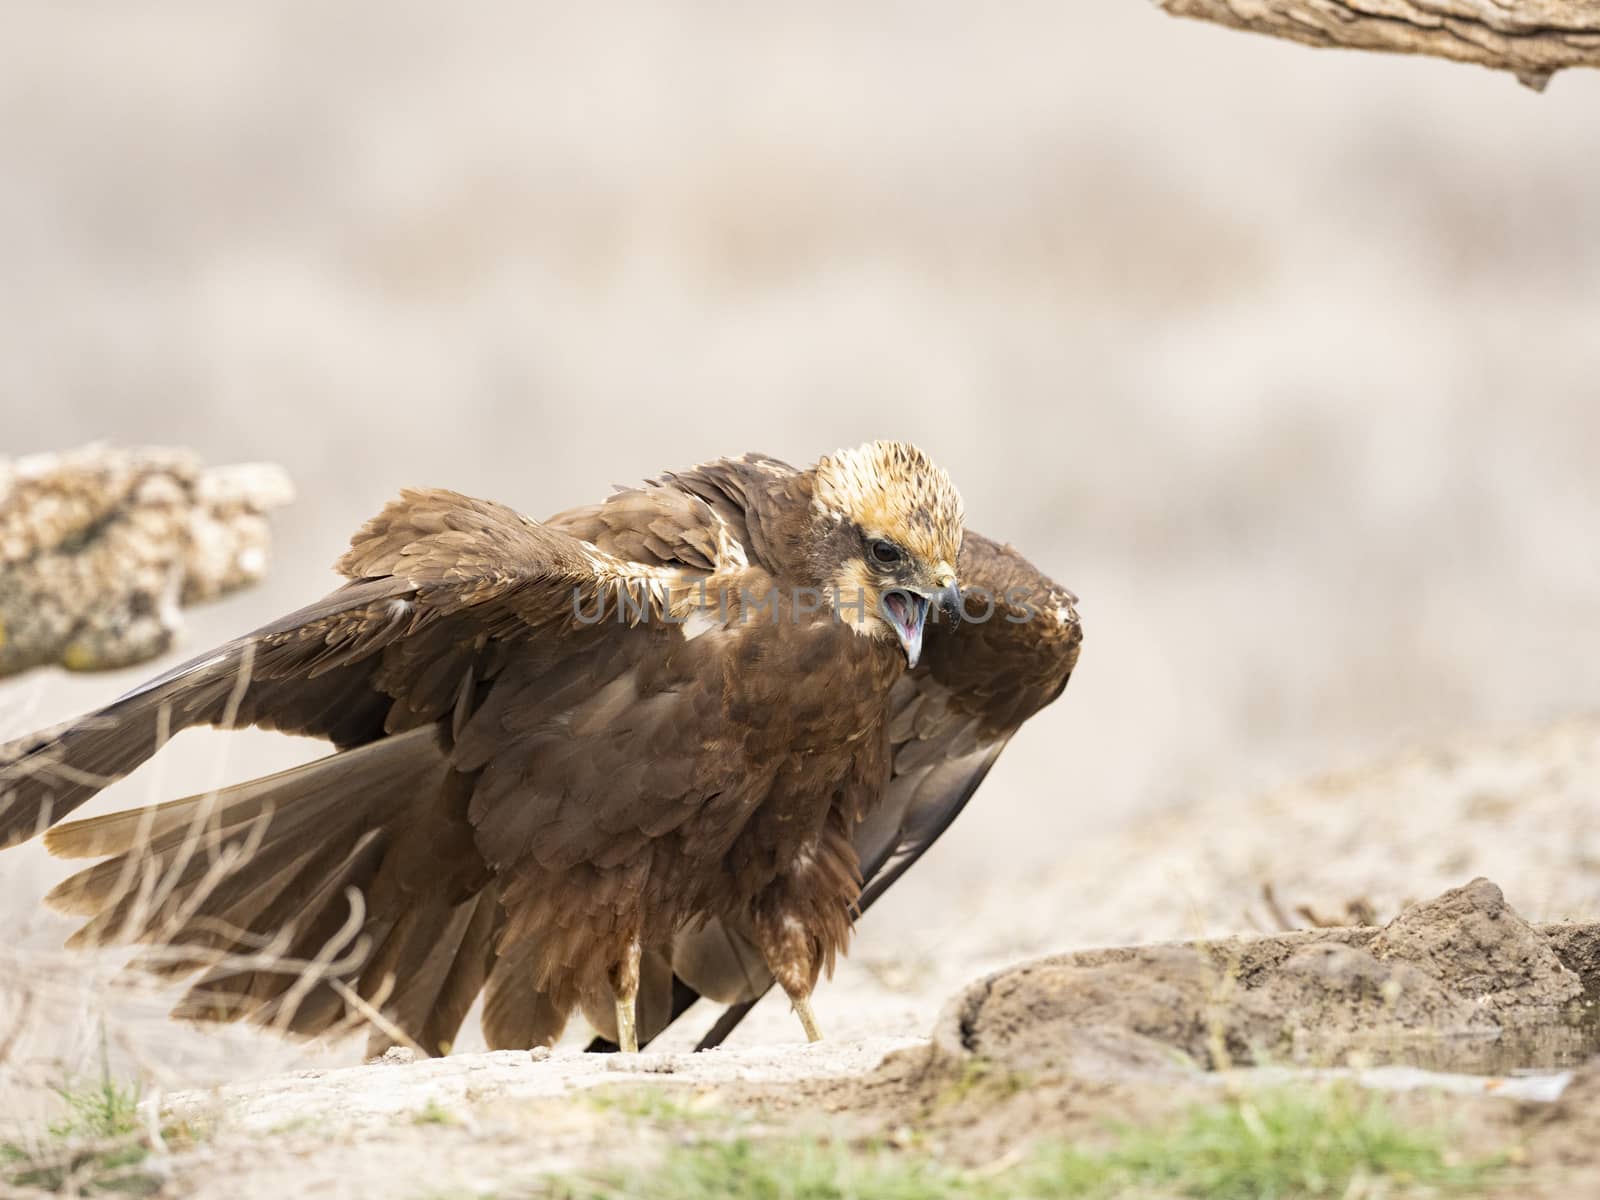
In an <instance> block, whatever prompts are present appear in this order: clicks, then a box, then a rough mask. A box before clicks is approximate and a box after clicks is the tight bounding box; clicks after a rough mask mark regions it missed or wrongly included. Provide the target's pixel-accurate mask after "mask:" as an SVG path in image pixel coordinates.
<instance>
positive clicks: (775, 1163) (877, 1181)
mask: <svg viewBox="0 0 1600 1200" xmlns="http://www.w3.org/2000/svg"><path fill="white" fill-rule="evenodd" d="M969 1183H970V1181H969V1180H968V1179H967V1177H966V1176H965V1175H964V1174H963V1173H961V1172H959V1171H956V1170H953V1169H949V1168H945V1167H941V1166H939V1165H938V1164H936V1163H934V1162H933V1161H932V1160H930V1159H926V1158H904V1157H901V1156H898V1155H895V1154H892V1153H891V1152H889V1151H886V1150H881V1149H872V1150H867V1151H862V1150H852V1149H850V1148H848V1147H846V1146H844V1145H842V1144H840V1143H836V1142H799V1141H773V1142H764V1141H751V1140H747V1139H744V1138H739V1139H735V1140H733V1141H728V1142H710V1141H707V1142H697V1143H695V1144H693V1145H690V1146H684V1147H679V1148H676V1149H674V1150H672V1151H671V1152H670V1153H668V1154H667V1156H666V1158H665V1159H663V1160H662V1161H661V1162H659V1163H656V1164H654V1165H653V1166H651V1167H649V1168H648V1169H646V1170H641V1171H637V1172H630V1173H626V1174H618V1175H614V1176H611V1177H610V1178H600V1179H578V1178H568V1179H562V1180H556V1181H552V1182H551V1184H550V1186H549V1188H548V1190H547V1191H546V1192H545V1193H544V1195H546V1196H548V1197H551V1198H552V1200H600V1198H602V1197H613V1196H616V1197H622V1196H626V1197H631V1198H636V1200H691V1198H692V1200H701V1198H702V1197H704V1198H708V1200H709V1198H714V1197H738V1198H739V1200H947V1198H948V1200H955V1198H956V1197H966V1196H983V1195H987V1193H985V1192H982V1191H974V1190H972V1188H971V1187H970V1186H969Z"/></svg>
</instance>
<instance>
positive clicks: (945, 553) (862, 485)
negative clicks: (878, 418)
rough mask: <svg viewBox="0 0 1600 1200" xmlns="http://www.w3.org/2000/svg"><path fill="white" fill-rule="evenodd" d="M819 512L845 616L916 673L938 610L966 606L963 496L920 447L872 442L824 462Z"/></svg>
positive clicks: (829, 577)
mask: <svg viewBox="0 0 1600 1200" xmlns="http://www.w3.org/2000/svg"><path fill="white" fill-rule="evenodd" d="M811 509H812V521H813V528H814V530H815V532H816V546H817V552H818V555H819V561H818V562H817V567H818V576H819V578H821V579H822V581H823V589H824V594H825V595H826V597H827V599H828V602H829V603H831V604H832V605H833V606H834V609H835V615H836V616H838V618H839V619H841V620H844V621H847V622H849V623H850V624H851V625H853V626H854V627H855V629H856V631H857V632H858V633H862V634H865V635H867V636H870V637H877V638H882V639H884V640H889V641H894V642H896V643H897V644H898V645H899V646H900V647H901V649H902V650H904V651H905V656H906V662H907V664H908V665H910V666H913V667H914V666H916V665H917V659H918V658H919V657H920V656H921V654H922V633H923V629H924V627H925V626H926V624H927V621H928V618H929V613H930V610H931V609H932V608H934V607H935V606H938V607H941V608H944V609H946V610H947V611H950V612H952V613H953V612H954V611H955V610H956V608H957V607H958V606H959V604H960V593H959V592H958V591H957V585H956V570H955V563H956V558H957V556H958V555H959V554H960V553H961V533H962V528H963V516H962V508H961V493H959V492H958V491H956V488H955V485H954V484H953V483H951V482H950V477H949V476H948V475H946V474H945V473H944V470H943V469H942V468H940V467H939V466H937V465H935V463H934V462H933V460H932V459H930V458H929V457H928V456H927V455H926V454H924V453H923V452H922V451H921V450H918V449H917V448H916V447H915V446H912V445H909V444H907V443H905V442H869V443H867V444H866V445H865V446H858V447H857V448H855V449H854V450H840V451H838V452H836V453H834V454H830V455H829V456H828V457H826V458H824V459H822V460H821V461H820V462H819V463H817V466H816V473H815V478H814V481H813V485H812V498H811Z"/></svg>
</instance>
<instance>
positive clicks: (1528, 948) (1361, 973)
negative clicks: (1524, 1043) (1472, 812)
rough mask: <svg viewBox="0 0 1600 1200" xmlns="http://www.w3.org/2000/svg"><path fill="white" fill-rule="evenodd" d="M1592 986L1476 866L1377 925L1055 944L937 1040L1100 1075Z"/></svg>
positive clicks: (948, 1046)
mask: <svg viewBox="0 0 1600 1200" xmlns="http://www.w3.org/2000/svg"><path fill="white" fill-rule="evenodd" d="M1582 993H1583V985H1582V983H1581V981H1580V980H1579V978H1578V976H1577V975H1575V974H1574V973H1573V972H1572V971H1571V970H1569V969H1568V968H1567V967H1566V966H1564V965H1563V963H1562V960H1561V958H1560V957H1558V955H1557V953H1556V951H1555V950H1554V949H1553V948H1552V946H1551V945H1550V943H1549V941H1548V940H1547V939H1546V937H1545V936H1544V935H1543V934H1541V933H1540V932H1539V931H1538V930H1536V929H1534V928H1533V927H1532V926H1530V925H1529V924H1528V923H1527V922H1526V921H1524V920H1523V919H1522V918H1521V917H1520V916H1518V915H1517V914H1516V913H1515V912H1514V911H1513V910H1512V909H1511V907H1510V906H1509V905H1508V904H1507V903H1506V901H1505V897H1504V896H1503V895H1502V894H1501V893H1500V889H1499V888H1497V887H1495V886H1494V885H1493V884H1492V883H1489V882H1488V881H1487V880H1481V879H1480V880H1475V881H1474V882H1472V883H1470V884H1468V885H1467V886H1465V887H1462V888H1456V889H1453V890H1451V891H1449V892H1446V893H1445V894H1444V895H1442V896H1440V897H1439V898H1438V899H1437V900H1434V901H1431V902H1429V903H1427V904H1421V905H1417V906H1415V907H1413V908H1411V909H1408V910H1407V911H1406V912H1405V913H1403V914H1402V915H1401V916H1400V917H1398V918H1396V919H1395V920H1394V921H1392V922H1390V924H1389V925H1388V926H1386V927H1385V928H1384V929H1382V930H1381V931H1378V930H1365V929H1345V930H1316V931H1303V932H1294V933H1286V934H1281V935H1278V936H1273V937H1264V938H1230V939H1225V940H1223V941H1219V942H1212V943H1194V944H1184V945H1162V946H1144V947H1132V948H1129V949H1124V950H1115V951H1094V952H1087V953H1083V954H1073V955H1065V956H1062V957H1059V958H1052V959H1044V960H1041V961H1039V962H1035V963H1029V964H1026V965H1023V966H1020V967H1014V968H1011V969H1009V970H1006V971H1002V972H1000V973H998V974H996V975H992V976H990V977H988V978H987V979H983V980H980V981H979V982H978V983H976V984H974V985H972V986H971V987H969V988H967V989H965V990H964V991H963V992H961V993H960V994H959V995H958V996H957V997H956V998H955V999H954V1000H952V1001H951V1003H950V1004H949V1005H947V1006H946V1009H945V1012H944V1014H943V1015H942V1016H941V1018H940V1020H939V1023H938V1026H937V1027H936V1028H935V1031H934V1038H933V1040H934V1053H935V1055H936V1057H939V1056H942V1057H944V1058H947V1059H952V1060H968V1061H970V1060H975V1059H976V1060H982V1061H986V1062H992V1063H995V1064H999V1065H1001V1066H1003V1067H1005V1068H1007V1069H1010V1070H1013V1071H1027V1072H1038V1071H1051V1070H1055V1071H1065V1072H1069V1073H1074V1074H1083V1075H1092V1076H1100V1077H1109V1076H1118V1075H1120V1076H1127V1075H1149V1074H1152V1073H1163V1072H1172V1071H1175V1070H1176V1071H1182V1070H1186V1069H1187V1070H1193V1069H1194V1067H1195V1066H1197V1065H1198V1066H1205V1067H1225V1066H1240V1065H1248V1064H1252V1063H1260V1062H1277V1063H1284V1062H1287V1063H1304V1064H1309V1065H1314V1066H1334V1065H1339V1064H1341V1063H1344V1062H1347V1061H1351V1060H1353V1059H1361V1058H1371V1057H1377V1058H1380V1059H1388V1058H1395V1059H1401V1060H1406V1061H1413V1060H1415V1061H1418V1062H1420V1063H1422V1064H1424V1065H1433V1064H1432V1063H1431V1061H1430V1055H1431V1053H1432V1052H1433V1050H1434V1049H1435V1048H1437V1047H1439V1046H1441V1045H1445V1044H1447V1043H1450V1042H1451V1041H1452V1040H1454V1041H1457V1042H1459V1041H1460V1040H1461V1039H1467V1040H1468V1041H1469V1042H1471V1043H1474V1044H1481V1043H1492V1042H1493V1041H1494V1040H1495V1039H1496V1038H1498V1037H1500V1036H1501V1035H1502V1034H1504V1033H1506V1032H1507V1031H1511V1030H1516V1029H1523V1030H1526V1029H1529V1028H1533V1027H1535V1026H1537V1025H1538V1024H1539V1023H1545V1024H1548V1023H1549V1022H1550V1021H1551V1019H1552V1018H1555V1017H1559V1016H1560V1015H1561V1014H1563V1013H1564V1012H1565V1011H1566V1009H1567V1008H1568V1006H1570V1005H1571V1003H1572V1002H1573V1001H1574V1000H1576V999H1578V998H1579V997H1580V996H1581V995H1582Z"/></svg>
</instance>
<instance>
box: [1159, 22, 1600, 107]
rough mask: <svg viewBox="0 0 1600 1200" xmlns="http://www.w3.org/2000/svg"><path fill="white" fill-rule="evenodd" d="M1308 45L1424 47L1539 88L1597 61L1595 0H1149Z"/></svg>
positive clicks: (1599, 42)
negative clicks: (1507, 73)
mask: <svg viewBox="0 0 1600 1200" xmlns="http://www.w3.org/2000/svg"><path fill="white" fill-rule="evenodd" d="M1155 3H1156V5H1157V6H1158V7H1160V8H1162V9H1164V10H1165V11H1167V12H1169V13H1171V14H1172V15H1174V16H1178V17H1194V18H1196V19H1198V20H1202V21H1214V22H1216V23H1217V24H1219V25H1227V26H1228V27H1230V28H1232V29H1244V30H1251V31H1254V32H1256V33H1267V34H1271V35H1273V36H1274V37H1282V38H1289V39H1290V40H1291V41H1296V42H1302V43H1304V44H1305V45H1308V46H1341V47H1345V48H1347V49H1352V50H1384V51H1389V52H1391V53H1397V54H1431V55H1433V56H1435V57H1437V58H1450V59H1455V60H1456V61H1458V62H1471V63H1478V64H1480V65H1481V66H1485V67H1494V68H1497V69H1499V70H1502V71H1510V72H1511V73H1512V74H1514V75H1516V77H1517V78H1518V79H1520V80H1521V81H1522V82H1523V83H1525V84H1527V85H1528V86H1529V87H1532V88H1534V89H1536V90H1539V91H1543V90H1544V86H1545V84H1547V83H1549V81H1550V77H1551V76H1552V75H1554V74H1555V73H1556V72H1557V71H1560V70H1563V69H1565V68H1567V67H1600V0H1155Z"/></svg>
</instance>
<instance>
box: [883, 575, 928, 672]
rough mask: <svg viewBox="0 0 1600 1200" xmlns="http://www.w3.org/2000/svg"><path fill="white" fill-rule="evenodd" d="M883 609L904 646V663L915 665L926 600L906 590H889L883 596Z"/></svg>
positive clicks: (920, 652)
mask: <svg viewBox="0 0 1600 1200" xmlns="http://www.w3.org/2000/svg"><path fill="white" fill-rule="evenodd" d="M883 609H884V613H885V614H886V615H887V616H888V618H889V623H890V624H891V625H893V626H894V631H895V633H896V635H898V636H899V638H900V645H901V646H903V647H904V648H905V652H906V665H907V666H912V667H914V666H916V665H917V659H919V658H920V657H922V626H923V622H924V620H925V619H926V617H927V615H928V602H927V601H926V600H924V599H923V598H922V597H921V596H913V595H910V594H909V593H907V592H890V593H889V594H888V595H886V596H884V598H883Z"/></svg>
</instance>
